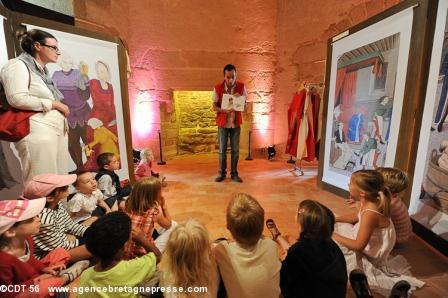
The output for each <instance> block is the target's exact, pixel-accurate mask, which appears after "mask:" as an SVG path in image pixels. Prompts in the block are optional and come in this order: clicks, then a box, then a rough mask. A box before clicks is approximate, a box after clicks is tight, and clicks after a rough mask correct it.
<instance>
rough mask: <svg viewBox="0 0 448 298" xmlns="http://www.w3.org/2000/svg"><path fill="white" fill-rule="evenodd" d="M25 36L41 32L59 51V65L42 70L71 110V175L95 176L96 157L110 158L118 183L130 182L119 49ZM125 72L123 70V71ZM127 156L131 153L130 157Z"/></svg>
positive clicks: (87, 40)
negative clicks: (117, 164) (113, 158)
mask: <svg viewBox="0 0 448 298" xmlns="http://www.w3.org/2000/svg"><path fill="white" fill-rule="evenodd" d="M24 25H25V26H26V28H27V30H30V29H34V28H37V29H41V30H44V31H47V32H49V33H51V34H52V35H53V36H55V37H56V38H57V40H58V45H59V48H60V51H61V55H60V56H59V59H58V62H57V63H54V64H48V66H47V68H48V70H49V71H50V73H51V76H52V79H53V81H54V83H55V85H56V86H57V88H58V89H59V90H60V91H61V92H62V94H63V95H64V100H63V102H64V103H65V104H66V105H67V106H68V107H69V108H70V115H69V117H68V118H67V122H68V140H69V145H68V147H69V155H70V158H69V165H68V170H69V171H70V172H77V171H81V170H90V171H97V170H98V167H97V164H96V158H97V157H98V155H100V154H102V153H105V152H111V153H114V154H116V155H118V156H119V157H120V163H121V169H120V170H119V171H118V173H117V174H118V175H119V176H120V178H121V179H129V167H128V166H129V165H132V166H133V163H132V158H131V159H129V158H128V150H127V146H126V133H125V126H126V125H129V116H128V115H126V116H125V113H124V110H125V109H123V102H125V103H126V105H127V102H128V101H127V97H125V98H126V100H123V92H122V90H121V89H122V85H121V81H120V63H119V56H118V44H117V43H116V42H113V41H108V40H102V39H97V38H92V37H89V36H84V35H80V34H76V33H73V32H66V31H63V30H56V29H53V28H47V27H40V26H36V25H32V24H28V23H25V24H24ZM125 69H126V68H124V69H123V70H125ZM131 152H132V151H131Z"/></svg>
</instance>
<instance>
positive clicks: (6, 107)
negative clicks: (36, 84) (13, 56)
mask: <svg viewBox="0 0 448 298" xmlns="http://www.w3.org/2000/svg"><path fill="white" fill-rule="evenodd" d="M22 62H23V61H22ZM23 64H25V66H26V70H27V71H28V91H30V87H31V71H30V69H29V67H28V65H26V63H25V62H23ZM0 83H1V82H0ZM1 84H3V83H1ZM0 89H2V90H1V93H2V96H1V100H0V110H3V111H7V110H10V109H11V108H12V107H11V105H10V104H9V103H8V100H7V98H6V94H5V93H4V92H5V87H4V86H0ZM3 101H5V102H3Z"/></svg>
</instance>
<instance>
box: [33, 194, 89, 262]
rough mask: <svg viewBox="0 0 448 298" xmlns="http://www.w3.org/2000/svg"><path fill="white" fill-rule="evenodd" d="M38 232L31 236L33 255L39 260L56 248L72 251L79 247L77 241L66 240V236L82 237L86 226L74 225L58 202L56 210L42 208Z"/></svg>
mask: <svg viewBox="0 0 448 298" xmlns="http://www.w3.org/2000/svg"><path fill="white" fill-rule="evenodd" d="M39 217H40V223H41V226H40V230H39V233H38V234H36V235H34V236H33V240H34V255H35V256H36V258H38V259H41V258H43V257H44V256H45V255H46V254H48V253H49V252H50V251H52V250H54V249H55V248H57V247H62V248H64V249H67V250H68V249H72V248H74V247H77V246H78V245H79V241H78V239H75V240H68V238H67V234H73V235H75V236H83V235H84V232H85V231H86V230H87V228H88V227H87V226H84V225H81V224H77V223H75V222H74V221H73V220H72V219H71V218H70V215H69V214H68V212H67V210H65V208H64V207H63V206H62V203H61V202H59V203H58V206H57V207H56V209H50V208H44V209H43V210H42V211H41V212H40V214H39Z"/></svg>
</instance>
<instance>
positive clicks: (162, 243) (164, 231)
mask: <svg viewBox="0 0 448 298" xmlns="http://www.w3.org/2000/svg"><path fill="white" fill-rule="evenodd" d="M125 212H126V213H127V215H128V216H129V217H130V218H131V221H132V227H133V228H135V229H139V230H142V231H143V233H144V234H145V236H146V238H147V239H152V236H153V232H154V225H155V224H156V223H157V224H158V225H159V226H160V227H161V229H159V230H158V231H157V234H158V237H157V238H156V239H155V245H156V246H157V248H158V249H159V250H160V251H161V252H163V251H165V247H166V243H167V241H168V238H169V236H170V233H171V231H172V230H173V229H174V227H175V226H176V225H177V223H176V222H175V221H172V220H171V215H170V213H169V212H168V207H167V206H166V202H165V199H164V198H163V196H162V187H161V184H160V181H159V180H158V179H157V178H155V177H149V178H143V179H141V180H139V181H138V182H137V183H135V184H134V187H133V189H132V192H131V195H130V196H129V198H128V199H127V200H126V206H125ZM124 251H125V253H124V258H125V259H131V258H134V257H137V256H141V255H144V254H146V251H145V250H144V248H143V247H141V246H139V245H138V244H137V243H135V242H134V241H132V240H130V241H129V242H128V243H126V246H125V250H124Z"/></svg>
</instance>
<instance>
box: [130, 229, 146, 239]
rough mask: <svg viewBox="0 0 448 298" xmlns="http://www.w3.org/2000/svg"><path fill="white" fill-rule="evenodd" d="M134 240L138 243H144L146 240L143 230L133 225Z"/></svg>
mask: <svg viewBox="0 0 448 298" xmlns="http://www.w3.org/2000/svg"><path fill="white" fill-rule="evenodd" d="M131 234H132V240H134V241H135V242H137V243H142V242H143V241H144V240H145V233H143V231H142V230H140V229H137V228H135V227H132V232H131Z"/></svg>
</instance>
